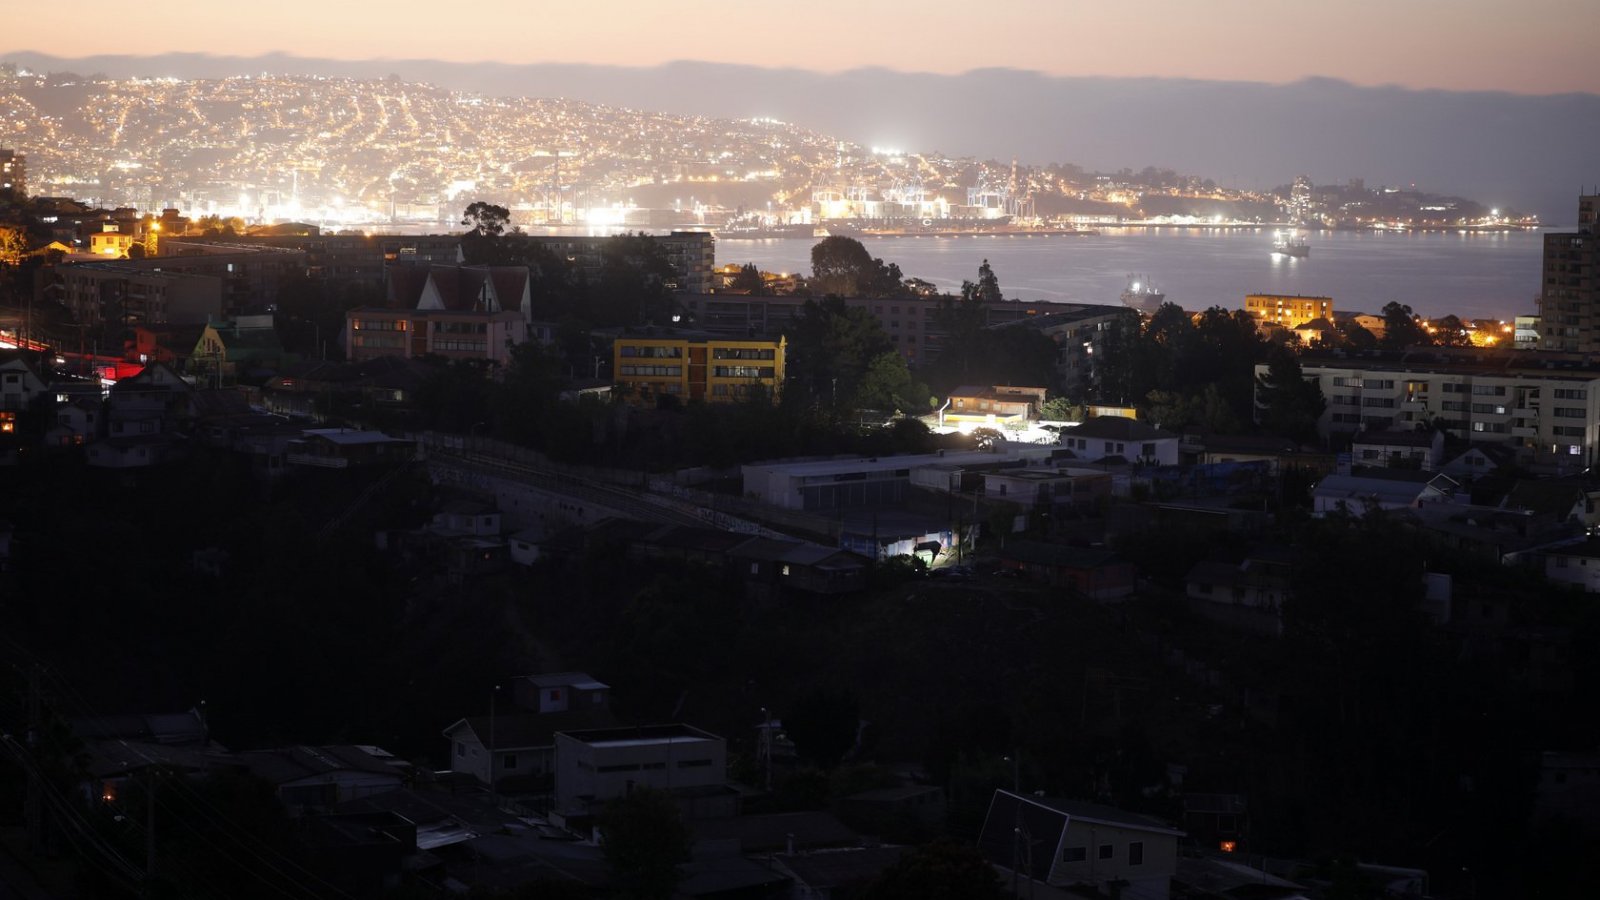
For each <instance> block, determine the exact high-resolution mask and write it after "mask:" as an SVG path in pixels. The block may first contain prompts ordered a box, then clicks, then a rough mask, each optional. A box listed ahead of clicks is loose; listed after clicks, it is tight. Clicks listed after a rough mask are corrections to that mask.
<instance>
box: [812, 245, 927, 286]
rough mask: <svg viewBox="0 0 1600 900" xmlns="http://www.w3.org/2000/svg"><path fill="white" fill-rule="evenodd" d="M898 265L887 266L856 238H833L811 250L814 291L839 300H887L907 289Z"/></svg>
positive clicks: (890, 264)
mask: <svg viewBox="0 0 1600 900" xmlns="http://www.w3.org/2000/svg"><path fill="white" fill-rule="evenodd" d="M903 282H904V277H903V276H902V275H901V274H900V267H899V266H898V265H895V264H894V263H889V264H887V265H885V264H884V261H883V260H881V259H876V258H874V257H873V256H872V254H870V253H868V252H867V248H866V247H864V246H862V244H861V242H860V241H858V240H856V239H855V238H850V237H844V236H842V235H833V236H830V237H825V238H823V239H822V240H821V241H819V242H817V244H816V245H815V246H813V247H812V248H811V288H812V291H813V292H814V293H819V294H827V295H830V296H838V297H885V296H888V295H890V294H895V293H898V292H900V291H901V290H903V289H904V285H903Z"/></svg>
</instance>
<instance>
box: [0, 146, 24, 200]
mask: <svg viewBox="0 0 1600 900" xmlns="http://www.w3.org/2000/svg"><path fill="white" fill-rule="evenodd" d="M0 190H15V191H16V192H17V193H19V194H26V193H27V192H28V158H27V157H26V156H23V155H22V154H20V153H18V152H17V151H15V150H7V149H5V148H4V147H0Z"/></svg>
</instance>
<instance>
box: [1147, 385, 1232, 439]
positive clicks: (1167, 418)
mask: <svg viewBox="0 0 1600 900" xmlns="http://www.w3.org/2000/svg"><path fill="white" fill-rule="evenodd" d="M1145 415H1146V417H1148V418H1149V420H1150V423H1151V424H1153V425H1155V426H1157V427H1158V428H1164V429H1166V430H1167V431H1183V430H1184V429H1186V428H1198V429H1200V430H1201V431H1203V432H1205V433H1207V434H1239V433H1241V432H1242V431H1243V430H1244V423H1243V422H1242V421H1240V419H1239V417H1238V416H1237V415H1235V414H1234V411H1233V407H1232V406H1231V405H1230V404H1229V403H1228V401H1227V400H1226V399H1225V398H1224V397H1223V396H1222V390H1221V389H1220V388H1219V387H1218V386H1217V385H1216V384H1215V383H1212V384H1207V385H1206V386H1205V387H1204V388H1202V389H1201V390H1200V391H1199V392H1198V393H1194V394H1181V393H1178V392H1177V391H1151V392H1150V394H1149V396H1147V397H1146V398H1145Z"/></svg>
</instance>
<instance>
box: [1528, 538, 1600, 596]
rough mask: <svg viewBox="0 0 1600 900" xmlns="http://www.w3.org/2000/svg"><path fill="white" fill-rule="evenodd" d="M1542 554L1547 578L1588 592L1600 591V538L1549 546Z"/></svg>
mask: <svg viewBox="0 0 1600 900" xmlns="http://www.w3.org/2000/svg"><path fill="white" fill-rule="evenodd" d="M1540 555H1541V556H1543V558H1544V560H1543V562H1544V565H1543V566H1542V568H1543V569H1544V575H1545V577H1546V578H1548V579H1550V580H1551V581H1553V582H1556V583H1557V584H1562V585H1566V586H1567V587H1572V588H1576V589H1578V590H1581V591H1584V592H1586V593H1590V594H1595V593H1600V538H1589V539H1588V540H1586V541H1583V542H1581V543H1574V544H1569V545H1567V546H1565V547H1553V548H1549V549H1547V550H1545V551H1544V552H1543V553H1541V554H1540Z"/></svg>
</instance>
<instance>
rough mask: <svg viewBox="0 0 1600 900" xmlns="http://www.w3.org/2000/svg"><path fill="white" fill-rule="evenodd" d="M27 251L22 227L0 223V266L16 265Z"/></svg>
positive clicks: (26, 241)
mask: <svg viewBox="0 0 1600 900" xmlns="http://www.w3.org/2000/svg"><path fill="white" fill-rule="evenodd" d="M27 252H28V238H27V235H26V234H24V233H23V231H22V229H20V228H15V227H12V226H10V225H0V266H14V265H17V264H18V263H20V262H22V254H24V253H27Z"/></svg>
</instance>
